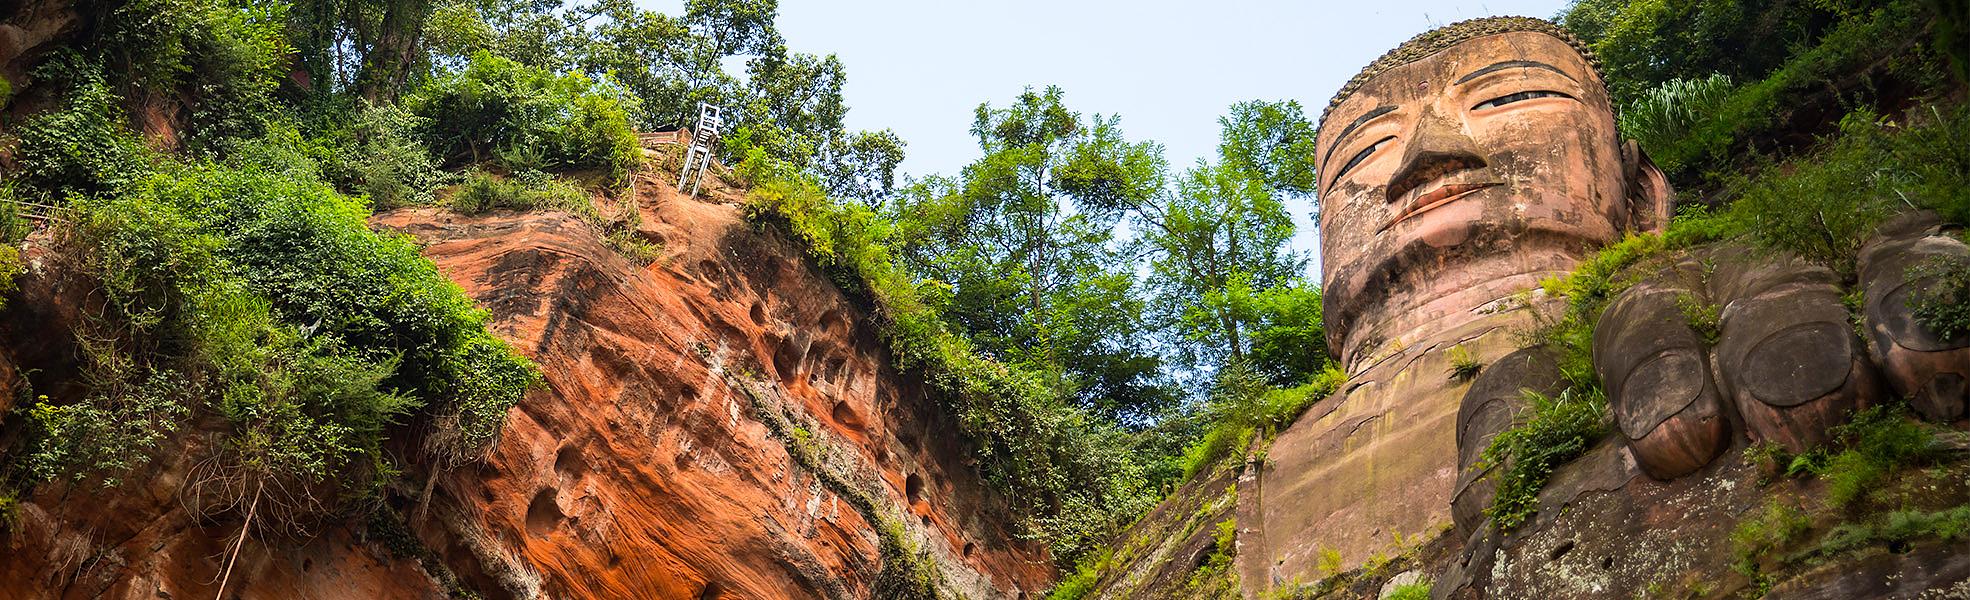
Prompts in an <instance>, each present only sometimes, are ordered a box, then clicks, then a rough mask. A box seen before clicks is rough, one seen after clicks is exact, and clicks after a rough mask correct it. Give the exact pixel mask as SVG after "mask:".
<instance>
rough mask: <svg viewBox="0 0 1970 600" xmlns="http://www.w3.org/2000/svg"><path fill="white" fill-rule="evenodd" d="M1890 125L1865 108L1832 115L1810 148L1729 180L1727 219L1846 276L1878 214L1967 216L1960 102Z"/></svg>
mask: <svg viewBox="0 0 1970 600" xmlns="http://www.w3.org/2000/svg"><path fill="white" fill-rule="evenodd" d="M1911 114H1913V115H1915V116H1917V117H1925V118H1926V120H1925V121H1923V122H1921V123H1919V124H1898V123H1895V122H1892V121H1889V120H1886V119H1883V118H1881V117H1879V116H1877V115H1875V114H1873V113H1871V112H1868V111H1857V112H1855V113H1853V114H1850V115H1848V116H1847V117H1846V118H1845V119H1843V120H1842V121H1841V125H1840V130H1839V132H1838V133H1837V134H1835V135H1832V136H1828V137H1827V138H1825V139H1823V140H1822V142H1821V149H1820V150H1819V152H1817V153H1815V154H1812V155H1807V156H1802V157H1799V158H1795V159H1793V160H1791V161H1787V162H1785V163H1782V164H1779V165H1774V166H1773V167H1771V168H1767V169H1764V170H1762V172H1761V173H1760V174H1759V175H1757V176H1755V177H1739V178H1737V179H1736V180H1735V182H1734V183H1733V184H1732V185H1733V187H1736V188H1738V189H1741V190H1742V193H1741V195H1740V196H1739V197H1738V199H1737V201H1736V202H1735V203H1733V204H1732V206H1731V208H1730V211H1729V212H1730V214H1729V218H1730V219H1731V220H1734V221H1736V222H1737V223H1739V224H1740V225H1741V226H1742V227H1743V228H1744V229H1745V230H1746V231H1748V232H1749V233H1750V234H1751V237H1752V239H1753V240H1754V241H1756V242H1757V243H1758V244H1759V245H1761V246H1764V247H1766V248H1771V249H1776V250H1783V251H1787V252H1792V253H1794V254H1797V255H1799V256H1802V257H1804V258H1807V259H1809V260H1812V261H1814V262H1817V263H1820V264H1823V265H1826V266H1828V267H1829V268H1832V269H1833V270H1834V271H1835V272H1837V273H1840V274H1841V275H1843V276H1846V277H1849V278H1851V277H1852V276H1853V275H1854V268H1855V257H1856V255H1857V254H1858V252H1859V249H1860V246H1861V244H1862V243H1863V242H1865V241H1866V239H1867V237H1868V236H1870V235H1872V234H1873V233H1874V231H1875V228H1876V227H1878V226H1879V225H1880V224H1881V222H1882V221H1884V220H1886V219H1887V218H1889V217H1890V216H1893V215H1895V214H1897V213H1899V212H1902V211H1905V210H1910V209H1914V208H1927V209H1934V210H1937V211H1938V212H1940V213H1941V214H1943V215H1944V217H1945V218H1947V219H1951V220H1954V221H1955V222H1959V223H1961V222H1963V221H1962V219H1965V218H1970V192H1966V191H1965V190H1966V189H1970V133H1966V132H1965V130H1966V129H1970V107H1966V106H1961V105H1959V106H1956V107H1953V108H1950V109H1947V110H1945V109H1942V108H1937V107H1930V108H1929V109H1927V110H1918V111H1914V112H1912V113H1911Z"/></svg>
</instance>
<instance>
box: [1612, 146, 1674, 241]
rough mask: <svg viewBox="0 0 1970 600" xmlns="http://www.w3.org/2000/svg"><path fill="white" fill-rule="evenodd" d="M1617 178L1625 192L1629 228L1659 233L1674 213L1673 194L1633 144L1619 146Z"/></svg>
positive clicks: (1665, 177)
mask: <svg viewBox="0 0 1970 600" xmlns="http://www.w3.org/2000/svg"><path fill="white" fill-rule="evenodd" d="M1621 174H1622V179H1624V180H1625V181H1624V183H1625V184H1626V185H1627V188H1628V214H1629V226H1630V227H1632V228H1634V230H1635V231H1662V229H1663V228H1664V227H1668V226H1669V215H1671V214H1672V213H1674V212H1675V204H1676V191H1675V190H1673V189H1670V187H1669V177H1668V176H1666V175H1663V174H1662V169H1659V168H1656V166H1655V162H1654V161H1651V160H1649V157H1648V154H1647V153H1645V152H1642V147H1641V146H1640V145H1638V144H1636V143H1635V141H1634V140H1624V141H1622V143H1621Z"/></svg>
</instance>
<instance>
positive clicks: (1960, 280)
mask: <svg viewBox="0 0 1970 600" xmlns="http://www.w3.org/2000/svg"><path fill="white" fill-rule="evenodd" d="M1908 278H1909V279H1911V280H1915V281H1923V282H1924V283H1923V285H1921V286H1920V287H1917V288H1916V289H1915V290H1914V291H1913V292H1912V293H1910V294H1909V295H1908V308H1909V311H1910V312H1912V313H1914V315H1915V321H1916V322H1917V323H1920V324H1921V325H1922V326H1923V327H1924V328H1926V329H1928V330H1929V332H1930V333H1933V334H1935V335H1936V337H1937V338H1940V339H1946V340H1947V339H1954V338H1955V337H1956V336H1959V335H1962V334H1964V333H1970V259H1963V258H1957V259H1954V260H1949V259H1941V258H1937V259H1931V260H1930V261H1928V262H1926V263H1924V264H1921V265H1917V266H1916V267H1914V268H1911V269H1909V273H1908Z"/></svg>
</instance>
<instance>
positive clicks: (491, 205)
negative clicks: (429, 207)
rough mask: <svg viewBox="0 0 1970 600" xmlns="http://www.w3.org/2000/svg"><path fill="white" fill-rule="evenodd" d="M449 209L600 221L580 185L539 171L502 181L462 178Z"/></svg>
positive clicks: (484, 176) (473, 176) (475, 174)
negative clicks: (534, 212)
mask: <svg viewBox="0 0 1970 600" xmlns="http://www.w3.org/2000/svg"><path fill="white" fill-rule="evenodd" d="M451 208H452V210H455V211H458V212H461V213H464V214H468V215H476V214H480V213H484V212H487V211H492V210H519V211H528V210H560V211H565V212H567V213H569V214H572V215H574V216H576V217H579V218H581V219H582V220H585V221H588V222H590V223H594V224H600V223H601V222H602V216H601V214H599V213H597V212H596V211H595V205H594V204H592V203H590V202H589V201H588V193H587V192H585V191H582V189H581V187H580V186H576V185H575V184H572V183H569V182H567V181H563V180H560V179H555V178H553V177H549V176H548V175H547V174H545V173H541V172H539V171H531V172H522V173H521V174H519V175H517V176H514V177H510V178H502V177H498V176H494V175H489V174H486V173H483V172H478V171H474V172H470V173H467V174H466V175H465V183H464V184H463V185H460V186H459V187H458V190H457V191H454V192H452V196H451Z"/></svg>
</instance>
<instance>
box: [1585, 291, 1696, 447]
mask: <svg viewBox="0 0 1970 600" xmlns="http://www.w3.org/2000/svg"><path fill="white" fill-rule="evenodd" d="M1684 293H1686V292H1685V291H1684V290H1680V289H1677V288H1675V287H1670V286H1661V285H1657V284H1654V283H1649V282H1644V283H1640V284H1636V285H1635V286H1634V287H1631V288H1629V289H1628V291H1626V292H1624V293H1623V294H1622V295H1621V296H1620V297H1618V298H1616V299H1615V300H1614V301H1613V302H1612V303H1610V304H1609V305H1608V307H1607V310H1606V311H1604V312H1602V313H1601V319H1600V322H1599V325H1598V326H1596V328H1595V331H1594V368H1595V370H1596V371H1598V372H1599V374H1600V377H1601V381H1602V382H1603V383H1604V384H1605V386H1606V388H1607V394H1608V402H1609V404H1610V406H1611V407H1612V408H1613V410H1614V421H1615V425H1616V427H1617V428H1619V429H1620V430H1621V433H1622V435H1623V437H1625V438H1626V439H1627V440H1628V445H1629V447H1630V449H1631V450H1633V451H1634V454H1635V460H1636V462H1638V463H1640V464H1641V466H1642V470H1643V471H1644V472H1647V473H1648V474H1649V475H1650V476H1653V477H1656V478H1658V479H1670V478H1674V477H1678V476H1681V475H1684V474H1687V473H1690V472H1691V471H1695V470H1697V469H1699V468H1702V467H1703V466H1704V465H1706V464H1709V463H1710V461H1711V460H1712V459H1714V458H1716V457H1717V455H1718V454H1719V453H1721V452H1723V450H1724V448H1725V447H1726V446H1727V445H1729V443H1728V442H1729V435H1730V429H1729V427H1728V425H1727V424H1726V422H1725V417H1724V414H1723V409H1722V406H1723V404H1722V395H1721V394H1720V393H1719V392H1718V389H1717V385H1716V383H1715V380H1714V378H1712V377H1711V375H1710V366H1709V364H1708V363H1707V361H1705V360H1704V356H1705V354H1704V347H1703V340H1702V338H1701V337H1700V336H1699V335H1698V334H1697V333H1696V331H1695V330H1693V329H1692V328H1691V327H1690V325H1689V323H1688V321H1687V320H1686V319H1685V317H1684V316H1683V313H1682V310H1681V309H1680V308H1678V306H1677V302H1676V301H1677V298H1678V297H1680V296H1682V295H1683V294H1684Z"/></svg>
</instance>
